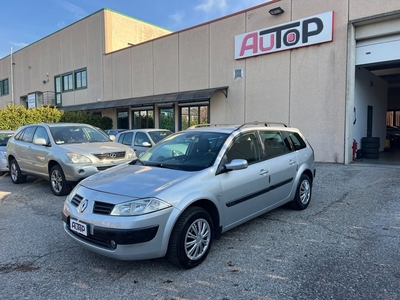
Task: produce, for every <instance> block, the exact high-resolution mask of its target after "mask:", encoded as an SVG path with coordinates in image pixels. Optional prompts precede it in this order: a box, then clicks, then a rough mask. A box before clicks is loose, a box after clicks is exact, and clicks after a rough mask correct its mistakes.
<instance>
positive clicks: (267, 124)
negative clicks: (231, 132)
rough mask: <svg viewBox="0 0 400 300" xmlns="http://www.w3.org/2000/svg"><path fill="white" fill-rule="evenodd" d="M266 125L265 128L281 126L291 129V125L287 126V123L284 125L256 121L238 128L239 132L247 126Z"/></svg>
mask: <svg viewBox="0 0 400 300" xmlns="http://www.w3.org/2000/svg"><path fill="white" fill-rule="evenodd" d="M262 124H263V125H264V126H265V127H270V126H272V124H274V125H281V126H283V127H290V126H289V125H287V124H285V123H282V122H265V121H264V122H259V121H254V122H248V123H244V124H242V125H240V126H239V127H238V128H237V130H239V129H240V128H243V127H247V126H252V125H253V126H257V125H262Z"/></svg>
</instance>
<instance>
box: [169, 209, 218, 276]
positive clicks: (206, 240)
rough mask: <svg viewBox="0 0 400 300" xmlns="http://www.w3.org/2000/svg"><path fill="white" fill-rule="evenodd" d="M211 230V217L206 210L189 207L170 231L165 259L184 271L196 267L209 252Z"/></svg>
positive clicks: (211, 236) (211, 237)
mask: <svg viewBox="0 0 400 300" xmlns="http://www.w3.org/2000/svg"><path fill="white" fill-rule="evenodd" d="M213 228H214V227H213V224H212V220H211V217H210V215H209V214H208V212H207V211H206V210H204V209H202V208H200V207H189V208H188V209H187V210H186V211H185V212H184V213H183V214H182V215H181V216H180V217H179V219H178V221H177V223H176V224H175V227H174V229H173V230H172V233H171V238H170V242H169V246H168V252H167V258H168V259H169V260H170V261H171V262H172V263H174V264H175V265H178V266H182V267H184V268H186V269H190V268H193V267H196V266H198V265H199V264H201V263H202V262H203V261H204V260H205V259H206V257H207V255H208V253H209V252H210V248H211V243H212V239H213V235H214V230H213Z"/></svg>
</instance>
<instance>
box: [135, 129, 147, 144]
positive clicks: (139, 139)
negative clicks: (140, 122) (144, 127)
mask: <svg viewBox="0 0 400 300" xmlns="http://www.w3.org/2000/svg"><path fill="white" fill-rule="evenodd" d="M144 142H147V143H150V144H151V142H150V139H149V137H148V136H147V134H146V133H144V132H136V135H135V143H134V145H135V146H143V143H144Z"/></svg>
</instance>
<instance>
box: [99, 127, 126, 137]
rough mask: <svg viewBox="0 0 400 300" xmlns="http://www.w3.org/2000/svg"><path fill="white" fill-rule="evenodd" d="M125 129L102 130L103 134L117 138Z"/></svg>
mask: <svg viewBox="0 0 400 300" xmlns="http://www.w3.org/2000/svg"><path fill="white" fill-rule="evenodd" d="M125 130H127V129H106V130H104V132H105V133H107V134H108V135H113V136H117V134H118V133H120V132H123V131H125Z"/></svg>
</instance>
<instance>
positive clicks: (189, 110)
mask: <svg viewBox="0 0 400 300" xmlns="http://www.w3.org/2000/svg"><path fill="white" fill-rule="evenodd" d="M179 108H180V111H179V119H180V124H179V130H185V129H187V128H189V127H190V126H194V125H198V124H208V123H209V118H210V117H209V104H207V105H204V104H202V105H185V106H180V107H179Z"/></svg>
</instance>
